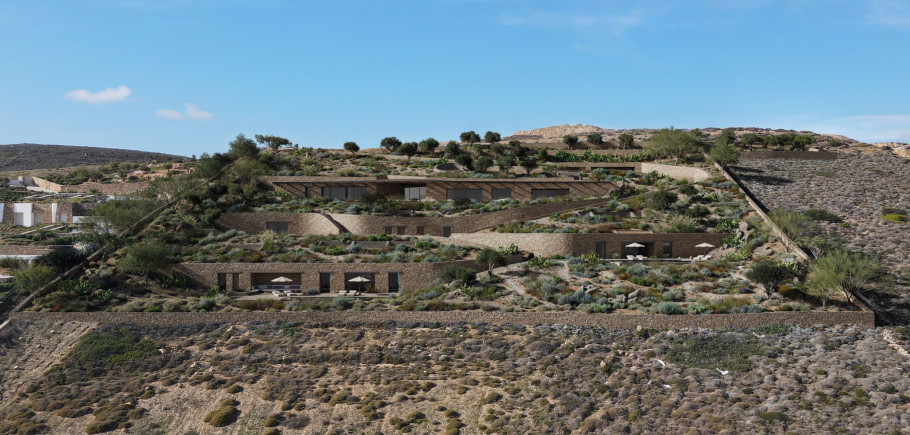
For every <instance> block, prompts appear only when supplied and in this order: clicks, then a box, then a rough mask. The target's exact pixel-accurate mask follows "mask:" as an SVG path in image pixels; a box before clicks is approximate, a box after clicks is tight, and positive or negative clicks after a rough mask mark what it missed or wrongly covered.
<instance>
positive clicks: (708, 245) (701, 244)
mask: <svg viewBox="0 0 910 435" xmlns="http://www.w3.org/2000/svg"><path fill="white" fill-rule="evenodd" d="M695 247H696V248H713V247H714V245H712V244H710V243H699V244H697V245H695Z"/></svg>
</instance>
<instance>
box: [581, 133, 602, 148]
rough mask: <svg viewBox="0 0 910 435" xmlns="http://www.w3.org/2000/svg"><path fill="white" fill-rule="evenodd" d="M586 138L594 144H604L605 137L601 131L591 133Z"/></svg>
mask: <svg viewBox="0 0 910 435" xmlns="http://www.w3.org/2000/svg"><path fill="white" fill-rule="evenodd" d="M585 140H586V141H587V142H588V143H590V144H594V145H602V144H603V143H604V137H603V136H602V135H601V134H600V133H591V134H589V135H588V137H587V138H585Z"/></svg>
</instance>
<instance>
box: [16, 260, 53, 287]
mask: <svg viewBox="0 0 910 435" xmlns="http://www.w3.org/2000/svg"><path fill="white" fill-rule="evenodd" d="M55 276H57V272H55V271H54V269H53V268H51V267H50V266H45V265H43V264H36V265H32V266H28V267H23V268H21V269H19V270H17V271H16V274H15V275H14V276H13V284H15V285H16V287H17V288H18V289H17V291H18V292H19V293H22V294H25V293H32V292H34V291H36V290H38V289H40V288H41V287H44V285H45V284H47V283H49V282H51V281H52V280H53V279H54V277H55Z"/></svg>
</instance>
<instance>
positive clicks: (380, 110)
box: [0, 0, 910, 155]
mask: <svg viewBox="0 0 910 435" xmlns="http://www.w3.org/2000/svg"><path fill="white" fill-rule="evenodd" d="M908 53H910V1H904V0H849V1H848V0H843V1H841V0H828V1H821V0H818V1H812V0H790V1H772V0H753V1H747V0H692V1H670V0H667V1H657V0H641V1H581V0H558V1H557V0H552V1H541V0H538V1H518V0H372V1H319V2H317V1H285V0H263V1H240V0H234V1H230V0H225V1H213V0H210V1H192V0H158V1H141V0H120V1H117V0H106V1H104V0H95V1H76V0H73V1H30V2H5V3H4V4H3V6H2V7H0V59H2V62H0V143H20V142H33V143H53V144H67V145H87V146H102V147H122V148H132V149H141V150H149V151H160V152H168V153H175V154H182V155H190V154H197V155H198V154H201V153H202V152H216V151H222V150H224V149H226V146H227V145H226V144H227V142H228V141H230V140H231V139H232V138H233V137H234V136H236V135H237V134H238V133H241V132H242V133H246V134H247V135H253V134H256V133H265V134H275V135H279V136H284V137H287V138H289V139H291V140H292V141H293V142H296V143H299V144H300V145H303V146H313V147H340V146H341V144H342V143H344V142H345V141H349V140H353V141H356V142H358V143H359V144H360V145H361V147H367V146H370V147H372V146H377V145H378V143H379V140H380V139H381V138H383V137H385V136H393V135H394V136H398V137H399V138H401V139H403V140H420V139H423V138H425V137H428V136H434V137H436V138H438V139H440V140H444V139H450V138H455V137H457V135H458V133H460V132H462V131H466V130H476V131H478V132H480V133H481V134H482V133H483V132H484V131H487V130H493V131H499V132H501V133H502V134H503V135H507V134H510V133H512V132H514V131H516V130H523V129H530V128H537V127H544V126H548V125H555V124H564V123H573V124H574V123H584V124H594V125H598V126H602V127H607V128H638V127H648V128H659V127H667V126H671V125H673V126H676V127H677V128H693V127H711V126H714V127H726V126H756V127H771V128H794V129H811V130H815V131H823V132H831V133H840V134H845V135H848V136H852V137H856V138H858V139H862V140H866V141H881V140H897V141H903V142H910V107H908V104H907V102H908V99H910V98H908V97H910V80H908V79H907V77H908V75H910V68H908V67H910V56H908Z"/></svg>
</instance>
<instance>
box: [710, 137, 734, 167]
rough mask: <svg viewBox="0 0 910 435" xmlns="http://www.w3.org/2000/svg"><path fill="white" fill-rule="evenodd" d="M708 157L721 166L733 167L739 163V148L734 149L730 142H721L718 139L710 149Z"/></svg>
mask: <svg viewBox="0 0 910 435" xmlns="http://www.w3.org/2000/svg"><path fill="white" fill-rule="evenodd" d="M709 155H710V156H711V158H712V159H714V161H715V162H717V163H720V164H721V165H722V166H729V165H734V164H736V163H737V162H739V148H736V146H735V145H733V144H732V143H730V142H726V141H721V140H720V139H718V140H717V143H715V144H714V146H712V147H711V152H710V153H709Z"/></svg>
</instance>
